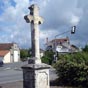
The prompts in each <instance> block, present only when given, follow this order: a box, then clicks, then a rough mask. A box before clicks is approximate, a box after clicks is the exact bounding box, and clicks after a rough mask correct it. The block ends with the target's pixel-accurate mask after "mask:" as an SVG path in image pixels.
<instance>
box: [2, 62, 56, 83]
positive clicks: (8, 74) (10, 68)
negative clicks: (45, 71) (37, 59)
mask: <svg viewBox="0 0 88 88" xmlns="http://www.w3.org/2000/svg"><path fill="white" fill-rule="evenodd" d="M25 64H27V62H24V63H23V62H18V63H13V64H5V65H4V66H3V67H0V84H2V83H9V82H16V81H22V80H23V72H22V69H21V66H23V65H25ZM49 74H50V80H54V79H56V78H57V75H56V72H55V69H53V68H50V70H49Z"/></svg>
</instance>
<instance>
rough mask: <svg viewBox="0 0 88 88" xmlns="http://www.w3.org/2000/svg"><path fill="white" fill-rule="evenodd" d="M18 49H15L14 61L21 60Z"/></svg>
mask: <svg viewBox="0 0 88 88" xmlns="http://www.w3.org/2000/svg"><path fill="white" fill-rule="evenodd" d="M18 54H19V53H18V51H14V62H18V61H19V56H18Z"/></svg>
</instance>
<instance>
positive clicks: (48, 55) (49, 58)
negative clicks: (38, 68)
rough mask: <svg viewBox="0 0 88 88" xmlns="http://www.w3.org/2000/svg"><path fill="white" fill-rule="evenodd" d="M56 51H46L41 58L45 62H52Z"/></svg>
mask: <svg viewBox="0 0 88 88" xmlns="http://www.w3.org/2000/svg"><path fill="white" fill-rule="evenodd" d="M53 55H54V52H53V51H52V50H50V51H45V55H44V56H43V57H42V58H41V60H42V62H43V63H46V64H50V65H51V64H52V61H53Z"/></svg>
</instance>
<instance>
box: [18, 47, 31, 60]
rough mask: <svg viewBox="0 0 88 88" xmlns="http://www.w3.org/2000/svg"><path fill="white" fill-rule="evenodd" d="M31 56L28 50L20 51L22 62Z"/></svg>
mask: <svg viewBox="0 0 88 88" xmlns="http://www.w3.org/2000/svg"><path fill="white" fill-rule="evenodd" d="M30 56H31V55H30V54H29V50H27V49H22V50H20V57H21V60H22V61H25V60H27V57H30Z"/></svg>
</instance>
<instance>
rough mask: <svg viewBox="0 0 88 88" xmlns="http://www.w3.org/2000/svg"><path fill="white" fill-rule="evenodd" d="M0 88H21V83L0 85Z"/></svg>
mask: <svg viewBox="0 0 88 88" xmlns="http://www.w3.org/2000/svg"><path fill="white" fill-rule="evenodd" d="M0 88H23V83H22V82H21V81H19V82H12V83H6V84H1V85H0ZM50 88H68V87H58V86H50Z"/></svg>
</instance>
